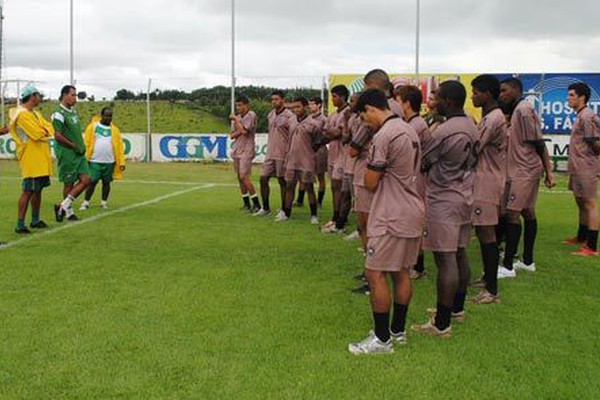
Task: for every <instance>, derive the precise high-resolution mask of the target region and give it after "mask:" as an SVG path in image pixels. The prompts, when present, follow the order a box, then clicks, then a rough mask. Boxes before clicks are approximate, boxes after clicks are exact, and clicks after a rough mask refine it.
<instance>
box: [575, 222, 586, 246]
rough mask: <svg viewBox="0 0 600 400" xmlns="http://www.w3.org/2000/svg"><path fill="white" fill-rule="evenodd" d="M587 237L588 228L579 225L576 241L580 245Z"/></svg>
mask: <svg viewBox="0 0 600 400" xmlns="http://www.w3.org/2000/svg"><path fill="white" fill-rule="evenodd" d="M587 237H588V227H587V226H585V225H581V224H579V230H578V231H577V241H578V242H580V243H583V242H585V240H586V239H587Z"/></svg>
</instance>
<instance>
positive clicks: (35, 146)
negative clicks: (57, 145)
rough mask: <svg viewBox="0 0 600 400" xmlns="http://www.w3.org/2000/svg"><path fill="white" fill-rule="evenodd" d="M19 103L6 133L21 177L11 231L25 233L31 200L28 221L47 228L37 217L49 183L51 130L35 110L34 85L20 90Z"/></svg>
mask: <svg viewBox="0 0 600 400" xmlns="http://www.w3.org/2000/svg"><path fill="white" fill-rule="evenodd" d="M20 97H21V106H20V107H17V108H16V109H13V110H11V115H10V128H9V130H10V133H11V136H12V138H13V139H14V141H15V143H16V144H17V159H18V160H19V165H20V167H21V175H22V176H23V192H22V193H21V197H20V198H19V211H18V221H17V226H16V228H15V232H16V233H19V234H28V233H31V231H30V230H29V229H28V228H27V226H25V216H26V215H27V208H28V206H29V204H30V203H31V224H30V225H29V226H30V227H31V228H33V229H43V228H47V227H48V225H47V224H46V223H45V222H44V221H43V220H41V219H40V208H41V205H42V190H44V188H46V187H48V186H50V175H52V158H51V156H50V140H51V139H52V133H53V131H54V129H53V128H52V124H51V123H50V122H48V121H46V120H45V119H44V117H42V115H41V114H40V113H39V112H37V111H36V110H35V108H36V107H37V106H38V105H39V104H40V101H41V96H40V92H39V91H38V90H37V89H36V88H35V87H34V86H27V87H25V88H24V89H23V91H22V92H21V95H20Z"/></svg>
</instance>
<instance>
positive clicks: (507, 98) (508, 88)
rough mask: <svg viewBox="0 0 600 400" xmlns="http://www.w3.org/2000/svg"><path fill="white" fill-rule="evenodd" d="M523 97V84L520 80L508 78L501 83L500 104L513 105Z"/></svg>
mask: <svg viewBox="0 0 600 400" xmlns="http://www.w3.org/2000/svg"><path fill="white" fill-rule="evenodd" d="M522 95H523V83H522V82H521V81H520V80H519V79H518V78H507V79H504V80H503V81H501V82H500V102H501V103H503V104H513V103H516V102H517V101H519V99H520V98H521V96H522Z"/></svg>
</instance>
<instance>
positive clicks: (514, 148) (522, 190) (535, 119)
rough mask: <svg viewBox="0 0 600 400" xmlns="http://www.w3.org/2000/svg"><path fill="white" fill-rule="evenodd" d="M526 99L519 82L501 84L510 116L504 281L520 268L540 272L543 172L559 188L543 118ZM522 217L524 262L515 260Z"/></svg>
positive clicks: (501, 275) (550, 184)
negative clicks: (537, 257)
mask: <svg viewBox="0 0 600 400" xmlns="http://www.w3.org/2000/svg"><path fill="white" fill-rule="evenodd" d="M522 96H523V84H522V83H521V81H520V80H519V79H517V78H509V79H505V80H503V81H502V82H501V83H500V101H501V102H502V103H503V104H504V107H506V109H507V111H509V115H510V127H509V130H508V152H507V157H506V165H507V174H506V182H507V185H506V186H507V188H506V189H507V191H506V196H505V197H506V201H507V203H506V212H507V215H506V218H507V224H506V231H505V236H506V249H505V253H504V261H503V266H501V267H499V268H498V278H500V279H501V278H514V277H515V276H516V271H515V270H516V269H520V270H524V271H529V272H534V271H535V270H536V267H535V262H534V259H533V252H534V246H535V238H536V236H537V219H536V215H535V204H536V201H537V196H538V191H539V184H540V179H541V177H542V172H543V171H545V179H544V183H545V184H546V186H547V187H548V188H552V187H554V185H555V182H554V174H553V172H552V168H553V167H552V162H551V160H550V157H549V155H548V149H547V148H546V144H545V142H544V137H543V136H542V130H541V122H540V118H539V116H538V114H537V112H536V111H535V109H534V108H533V107H532V106H531V104H529V102H527V101H526V100H525V99H523V97H522ZM520 217H523V219H524V227H523V236H524V240H523V261H520V260H516V261H515V260H514V257H515V254H516V252H517V247H518V245H519V240H520V238H521V221H520ZM513 261H514V265H513Z"/></svg>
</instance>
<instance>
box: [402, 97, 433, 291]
mask: <svg viewBox="0 0 600 400" xmlns="http://www.w3.org/2000/svg"><path fill="white" fill-rule="evenodd" d="M398 99H399V102H400V107H401V108H402V112H403V113H404V120H405V121H406V122H408V124H409V125H410V126H412V127H413V129H414V130H415V132H417V136H419V141H420V143H421V148H422V149H424V148H426V147H427V143H428V142H429V140H431V132H429V127H428V126H427V123H426V122H425V120H424V119H423V118H422V117H421V114H420V113H421V105H422V104H423V94H422V93H421V89H419V88H418V87H416V86H412V85H407V86H402V87H400V88H398ZM417 178H418V180H417V188H418V192H419V194H420V195H421V197H422V198H423V199H425V185H426V179H427V178H426V176H425V174H424V173H423V172H421V171H419V173H418V174H417ZM426 275H427V272H426V271H425V257H424V255H423V252H422V251H421V252H420V253H419V258H418V259H417V264H416V265H415V266H414V267H413V268H412V269H411V271H410V277H411V279H421V278H422V277H424V276H426Z"/></svg>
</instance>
